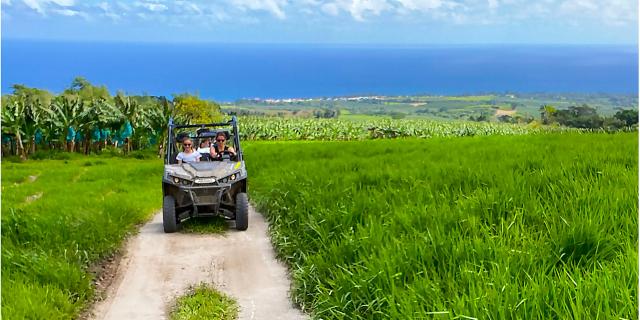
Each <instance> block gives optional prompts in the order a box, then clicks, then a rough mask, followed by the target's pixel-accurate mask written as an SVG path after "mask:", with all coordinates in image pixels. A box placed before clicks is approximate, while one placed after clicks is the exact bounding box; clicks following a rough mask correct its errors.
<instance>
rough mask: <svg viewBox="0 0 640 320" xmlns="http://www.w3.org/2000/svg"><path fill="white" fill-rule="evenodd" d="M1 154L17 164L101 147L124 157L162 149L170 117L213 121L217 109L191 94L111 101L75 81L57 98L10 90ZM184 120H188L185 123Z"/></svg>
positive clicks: (101, 89)
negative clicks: (118, 150)
mask: <svg viewBox="0 0 640 320" xmlns="http://www.w3.org/2000/svg"><path fill="white" fill-rule="evenodd" d="M1 116H2V155H3V156H8V155H17V156H19V157H20V158H22V159H26V158H28V157H29V156H30V155H32V154H34V153H36V152H38V151H67V152H80V153H84V154H89V153H92V152H100V151H102V150H103V149H105V148H121V149H122V151H123V152H124V153H128V152H130V151H132V150H136V149H142V148H147V147H150V146H152V145H157V146H158V148H159V152H162V150H163V148H164V146H165V145H166V141H165V140H166V132H165V131H166V128H167V124H168V121H169V118H170V117H174V118H176V119H178V121H180V120H182V121H181V122H195V121H204V122H208V121H215V120H218V119H219V118H220V117H221V112H220V108H219V106H218V105H217V104H215V103H213V102H211V101H206V100H202V99H199V98H198V97H195V96H192V95H176V96H175V97H174V98H173V99H172V100H169V99H167V98H165V97H156V96H146V95H145V96H130V95H126V94H124V93H121V92H119V93H118V94H116V95H115V96H111V95H110V93H109V91H108V90H107V88H106V87H104V86H100V87H98V86H94V85H92V84H91V83H89V82H88V81H86V80H85V79H83V78H76V79H75V80H74V81H73V82H72V84H71V86H70V87H69V88H67V89H66V90H65V91H64V92H62V93H61V94H59V95H54V94H52V93H50V92H48V91H46V90H40V89H36V88H29V87H26V86H23V85H14V86H13V92H12V93H11V94H8V95H3V96H2V114H1ZM189 120H190V121H189Z"/></svg>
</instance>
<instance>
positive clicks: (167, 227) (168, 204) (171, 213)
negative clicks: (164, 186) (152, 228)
mask: <svg viewBox="0 0 640 320" xmlns="http://www.w3.org/2000/svg"><path fill="white" fill-rule="evenodd" d="M162 226H163V227H164V232H165V233H173V232H176V231H177V230H178V217H177V216H176V200H175V199H174V198H173V196H164V201H163V203H162Z"/></svg>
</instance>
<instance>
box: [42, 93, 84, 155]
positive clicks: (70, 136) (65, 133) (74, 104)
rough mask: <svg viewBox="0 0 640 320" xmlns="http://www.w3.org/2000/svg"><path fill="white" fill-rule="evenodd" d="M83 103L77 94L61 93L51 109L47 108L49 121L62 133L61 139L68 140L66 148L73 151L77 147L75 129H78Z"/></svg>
mask: <svg viewBox="0 0 640 320" xmlns="http://www.w3.org/2000/svg"><path fill="white" fill-rule="evenodd" d="M82 109H83V104H82V101H80V99H79V98H78V97H77V96H73V95H66V94H63V95H60V96H58V97H56V99H54V101H53V103H52V104H51V109H47V110H45V112H47V114H48V118H47V121H48V122H49V125H50V126H52V127H54V128H55V130H56V131H57V132H58V134H59V135H60V141H62V142H63V143H64V141H66V147H65V150H66V151H68V152H73V151H74V148H75V130H76V129H78V116H79V115H80V113H81V112H82Z"/></svg>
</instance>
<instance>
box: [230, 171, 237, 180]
mask: <svg viewBox="0 0 640 320" xmlns="http://www.w3.org/2000/svg"><path fill="white" fill-rule="evenodd" d="M229 179H231V181H233V180H235V179H236V174H235V173H234V174H232V175H231V177H229Z"/></svg>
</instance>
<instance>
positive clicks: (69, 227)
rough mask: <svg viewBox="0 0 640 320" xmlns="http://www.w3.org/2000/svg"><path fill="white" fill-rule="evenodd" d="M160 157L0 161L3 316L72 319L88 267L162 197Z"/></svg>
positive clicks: (87, 288) (81, 303) (87, 284)
mask: <svg viewBox="0 0 640 320" xmlns="http://www.w3.org/2000/svg"><path fill="white" fill-rule="evenodd" d="M161 177H162V163H161V161H160V160H137V159H122V158H106V157H102V158H101V157H93V156H91V157H85V156H79V155H70V156H69V159H68V160H64V161H62V160H41V161H39V160H30V161H27V162H24V163H11V162H7V161H4V162H3V163H2V318H4V319H72V318H75V317H77V316H78V314H79V313H80V311H81V310H82V309H83V308H84V307H85V306H86V304H87V302H89V301H90V299H91V298H92V296H93V294H94V288H93V286H92V280H93V279H92V275H91V273H89V272H88V268H89V267H90V266H91V265H93V264H95V263H99V262H100V261H101V260H102V259H104V258H106V257H108V256H109V255H111V254H113V253H114V252H115V250H117V249H118V248H119V247H120V246H121V244H122V240H123V239H125V237H126V236H127V234H129V233H130V232H133V231H134V230H135V227H136V225H138V224H140V223H142V222H144V221H145V220H147V219H148V218H149V216H150V215H151V214H152V213H153V212H154V211H156V210H158V209H159V208H160V207H161V206H162V204H161V201H162V196H161V183H160V179H161Z"/></svg>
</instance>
